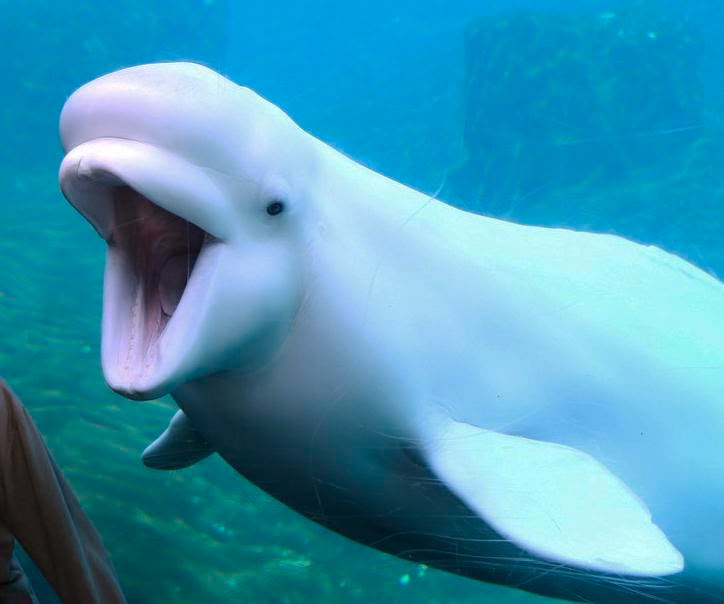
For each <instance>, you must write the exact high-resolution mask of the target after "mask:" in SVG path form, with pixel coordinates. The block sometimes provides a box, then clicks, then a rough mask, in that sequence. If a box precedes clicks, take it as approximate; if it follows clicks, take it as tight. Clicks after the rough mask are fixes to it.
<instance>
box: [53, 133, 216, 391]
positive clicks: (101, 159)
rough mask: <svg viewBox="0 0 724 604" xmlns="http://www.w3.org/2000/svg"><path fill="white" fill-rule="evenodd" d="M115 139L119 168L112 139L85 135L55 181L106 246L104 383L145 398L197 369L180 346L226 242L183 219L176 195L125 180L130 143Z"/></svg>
mask: <svg viewBox="0 0 724 604" xmlns="http://www.w3.org/2000/svg"><path fill="white" fill-rule="evenodd" d="M116 142H117V143H118V144H116V145H115V146H116V150H115V153H116V155H118V161H117V163H116V165H114V162H113V147H114V144H113V141H100V142H99V141H91V142H89V143H87V144H86V145H81V146H80V147H79V148H78V149H77V150H76V153H71V154H69V155H68V156H67V157H66V160H65V161H64V162H63V165H62V166H61V174H60V180H61V187H62V190H63V192H64V194H65V196H66V197H67V198H68V200H69V201H70V202H71V204H72V205H73V206H74V207H75V208H76V209H77V210H78V211H79V212H80V213H81V214H82V215H83V216H85V217H86V218H87V219H88V220H89V222H91V223H92V224H93V226H94V227H95V228H96V230H97V231H98V232H99V234H100V235H101V236H102V237H103V238H104V239H105V240H106V242H107V244H108V251H107V258H106V269H105V284H104V296H103V324H102V365H103V371H104V375H105V378H106V381H107V382H108V384H109V386H110V387H111V388H113V389H114V390H115V391H117V392H119V393H120V394H122V395H124V396H126V397H129V398H135V399H149V398H156V397H158V396H162V395H164V394H166V393H167V392H169V391H171V390H172V389H173V388H174V387H175V386H177V385H178V384H179V383H181V382H183V381H186V380H187V379H189V376H190V374H191V373H193V371H194V369H198V368H197V367H194V365H196V364H197V363H196V362H195V361H194V360H193V359H190V358H189V357H190V355H189V352H190V351H189V350H188V349H186V347H185V346H184V343H185V342H186V343H188V345H189V346H191V345H192V344H193V337H192V336H193V333H194V332H195V331H196V330H197V328H198V325H197V322H199V321H201V320H202V317H203V315H204V312H203V311H204V306H205V305H206V302H205V299H204V298H205V296H204V294H205V290H207V289H208V287H209V281H210V279H211V278H212V276H213V273H214V270H215V266H216V264H217V262H218V257H219V251H220V247H221V246H223V242H222V240H221V239H220V238H219V237H218V236H217V233H212V232H209V231H207V230H205V229H204V228H201V227H200V226H199V225H198V224H196V223H194V222H193V221H191V220H189V219H187V218H186V217H185V216H184V215H183V213H184V212H183V211H184V210H188V208H184V207H183V205H182V204H176V205H178V206H179V207H176V205H174V203H173V202H174V200H173V198H172V195H171V196H170V197H169V198H165V199H164V198H163V196H162V194H160V195H159V199H158V200H157V199H152V198H150V197H148V196H146V195H144V194H143V193H141V192H140V191H139V190H137V189H136V188H134V186H133V184H132V182H127V181H126V180H125V179H124V176H125V175H126V174H125V173H126V172H127V169H128V166H124V163H123V161H122V160H121V159H120V155H119V151H118V149H121V148H123V147H124V146H127V145H128V144H129V143H125V142H120V141H116ZM144 147H145V146H144ZM109 149H110V150H111V151H110V152H109ZM140 149H141V152H142V151H143V147H141V148H140ZM149 153H152V150H149ZM109 155H110V157H109ZM148 160H149V161H150V162H152V163H153V161H154V160H153V157H152V156H149V158H148ZM128 175H129V176H132V177H133V176H136V177H138V176H139V175H138V174H135V173H133V172H132V171H131V172H129V173H128ZM141 176H142V175H141ZM159 176H160V177H161V178H163V176H161V175H159ZM169 178H173V171H171V175H170V176H169ZM133 180H134V179H133V178H130V179H129V181H133ZM169 184H170V183H169ZM152 188H153V189H154V190H161V189H160V188H159V187H158V186H156V187H152ZM171 191H172V189H171ZM210 201H213V200H210ZM163 205H166V207H167V208H169V209H164V207H162V206H163ZM212 205H213V204H212ZM174 209H175V210H176V211H177V213H174V211H173V210H174ZM191 210H193V207H192V208H191ZM179 211H180V212H181V213H178V212H179ZM186 213H191V214H193V211H191V212H188V211H187V212H186ZM212 228H213V225H212Z"/></svg>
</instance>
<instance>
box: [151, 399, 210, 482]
mask: <svg viewBox="0 0 724 604" xmlns="http://www.w3.org/2000/svg"><path fill="white" fill-rule="evenodd" d="M213 452H214V449H213V448H212V447H211V445H209V444H208V443H207V442H206V441H205V440H204V439H203V438H201V435H200V434H199V433H198V432H196V430H194V428H193V426H192V425H191V422H190V421H189V418H188V417H186V415H184V412H183V411H181V410H179V411H177V412H176V414H175V415H174V416H173V417H172V418H171V421H170V422H169V424H168V428H166V430H164V432H163V433H162V434H161V436H159V437H158V438H157V439H156V440H154V441H153V442H152V443H151V444H150V445H148V447H146V450H145V451H144V452H143V455H142V456H141V459H142V460H143V463H144V464H145V465H146V466H148V467H149V468H153V469H155V470H178V469H180V468H187V467H188V466H192V465H194V464H195V463H196V462H197V461H201V460H202V459H204V458H205V457H208V456H209V455H211V454H212V453H213Z"/></svg>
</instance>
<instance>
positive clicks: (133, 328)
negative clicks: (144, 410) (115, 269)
mask: <svg viewBox="0 0 724 604" xmlns="http://www.w3.org/2000/svg"><path fill="white" fill-rule="evenodd" d="M111 197H112V200H113V204H112V205H113V214H114V218H113V227H112V231H111V236H110V238H109V245H111V246H115V247H116V248H117V249H118V250H119V251H120V252H121V253H122V254H123V255H124V256H125V257H126V259H127V262H128V264H127V266H128V267H129V268H130V271H131V272H132V275H131V279H130V280H129V281H130V283H132V284H135V285H134V286H133V287H134V291H132V292H129V294H130V296H129V297H128V299H130V300H132V301H133V302H132V305H133V308H132V309H131V317H130V322H129V328H130V333H129V334H127V335H128V341H129V350H128V358H131V357H135V358H136V359H139V360H140V359H143V358H146V357H147V355H148V352H149V350H150V348H151V347H152V346H153V344H154V343H155V342H156V341H157V340H158V338H159V337H160V335H161V334H162V333H163V331H164V329H165V327H166V325H167V324H168V322H169V320H170V319H171V317H172V316H173V314H174V311H175V310H176V307H177V306H178V303H179V301H180V300H181V296H182V295H183V293H184V290H185V289H186V285H187V283H188V281H189V278H190V276H191V273H192V271H193V269H194V265H195V264H196V260H197V259H198V257H199V254H200V253H201V249H202V246H203V244H204V242H205V241H206V240H207V238H208V237H210V236H209V235H208V234H207V233H206V232H205V231H203V230H202V229H200V228H199V227H197V226H196V225H194V224H192V223H190V222H188V221H187V220H184V219H183V218H180V217H179V216H176V215H174V214H171V213H170V212H167V211H166V210H164V209H162V208H160V207H158V206H157V205H155V204H153V203H152V202H151V201H149V200H148V199H147V198H146V197H144V196H143V195H141V194H140V193H138V192H137V191H135V190H134V189H132V188H131V187H128V186H117V187H113V188H112V190H111ZM134 348H135V350H133V349H134ZM147 360H148V359H147Z"/></svg>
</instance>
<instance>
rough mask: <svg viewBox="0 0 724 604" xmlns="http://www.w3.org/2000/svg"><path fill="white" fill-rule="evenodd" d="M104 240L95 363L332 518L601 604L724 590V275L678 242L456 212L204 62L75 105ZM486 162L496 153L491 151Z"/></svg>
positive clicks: (66, 170)
mask: <svg viewBox="0 0 724 604" xmlns="http://www.w3.org/2000/svg"><path fill="white" fill-rule="evenodd" d="M60 134H61V139H62V143H63V147H64V149H65V157H64V159H63V161H62V164H61V166H60V186H61V189H62V192H63V193H64V195H65V197H66V198H67V199H68V201H69V202H70V203H71V204H72V205H73V206H74V207H75V208H76V209H77V210H78V211H79V212H80V214H81V215H82V216H84V217H85V218H86V219H87V220H88V222H90V224H91V225H92V226H93V228H94V229H95V230H96V231H97V232H98V234H99V235H100V236H101V237H102V238H103V239H104V240H105V242H106V243H107V255H106V265H105V282H104V294H103V319H102V326H101V331H102V346H101V356H102V369H103V374H104V376H105V379H106V381H107V383H108V385H109V386H110V387H111V388H112V389H113V390H115V391H116V392H119V393H121V394H122V395H124V396H126V397H128V398H131V399H141V400H145V399H153V398H157V397H160V396H162V395H165V394H170V395H171V396H172V397H173V399H174V400H175V401H176V402H177V404H178V407H179V410H178V412H177V413H176V415H174V417H173V418H172V419H171V421H170V425H169V427H168V429H167V430H166V431H165V432H163V433H162V434H161V435H160V436H159V437H158V438H157V439H156V440H155V441H154V442H153V443H151V444H150V445H149V447H148V448H147V449H146V451H145V452H144V453H143V460H144V462H145V463H146V465H148V466H150V467H153V468H162V469H173V468H181V467H185V466H188V465H191V464H193V463H195V462H197V461H198V460H200V459H203V458H204V457H206V456H208V455H211V454H218V455H220V456H221V457H222V458H223V459H224V460H226V461H227V462H228V463H229V464H230V465H231V466H233V468H235V469H236V470H237V471H238V473H239V474H241V475H242V476H243V477H245V478H246V479H248V480H250V481H251V482H252V483H254V484H256V485H257V486H259V487H260V488H261V489H263V490H264V491H266V492H267V493H269V494H270V495H272V496H273V497H275V498H276V499H278V500H279V501H281V502H283V503H284V504H286V505H287V506H288V507H290V508H291V509H293V510H296V511H297V512H299V513H300V514H303V515H304V516H306V517H307V518H310V519H312V520H314V521H316V522H318V523H319V524H321V525H324V526H325V527H328V528H329V529H331V530H333V531H336V532H338V533H340V534H342V535H345V536H347V537H349V538H350V539H353V540H355V541H357V542H360V543H363V544H366V545H368V546H370V547H373V548H377V549H378V550H381V551H383V552H387V553H389V554H393V555H396V556H399V557H402V558H405V559H408V560H412V561H416V562H419V563H424V564H426V565H429V566H432V567H436V568H439V569H444V570H447V571H450V572H453V573H458V574H461V575H465V576H468V577H473V578H477V579H480V580H483V581H488V582H494V583H499V584H503V585H509V586H513V587H518V588H520V589H523V590H528V591H531V592H535V593H539V594H544V595H548V596H555V597H560V598H564V599H567V600H571V601H586V602H607V603H608V602H651V601H656V602H686V603H695V602H724V438H723V436H722V435H724V284H722V282H721V281H719V280H718V279H717V278H715V277H714V276H712V275H710V274H708V273H707V272H705V271H703V270H701V269H699V268H697V267H695V266H693V265H691V264H689V263H688V262H686V261H685V260H683V259H681V258H679V257H677V256H675V255H673V254H670V253H667V252H665V251H663V250H661V249H659V248H656V247H652V246H647V245H642V244H639V243H635V242H632V241H628V240H626V239H624V238H622V237H618V236H614V235H609V234H594V233H587V232H578V231H574V230H567V229H561V228H543V227H534V226H527V225H521V224H514V223H511V222H507V221H503V220H497V219H493V218H490V217H486V216H483V215H478V214H474V213H470V212H467V211H463V210H461V209H457V208H455V207H453V206H452V205H449V204H447V203H444V202H443V201H440V200H438V199H436V198H434V197H431V196H429V195H425V194H422V193H420V192H418V191H415V190H413V189H411V188H409V187H407V186H405V185H403V184H400V183H398V182H395V181H394V180H391V179H389V178H387V177H385V176H383V175H381V174H378V173H376V172H374V171H372V170H370V169H368V168H366V167H364V166H363V165H361V164H359V163H356V162H355V161H353V160H352V159H350V158H349V157H347V156H346V155H344V154H342V153H340V152H338V151H337V150H335V149H333V148H332V147H331V146H328V145H327V144H325V143H324V142H322V141H321V140H319V139H317V138H315V137H314V136H312V135H311V134H309V133H307V132H305V131H304V130H303V129H302V128H300V127H299V126H298V125H296V124H295V122H294V121H292V119H291V118H290V117H288V116H287V115H286V114H285V113H284V112H283V111H282V110H281V109H280V108H278V107H277V106H275V105H274V104H272V103H270V102H268V101H266V100H265V99H263V98H262V97H260V96H258V95H257V94H256V93H254V92H253V91H251V90H249V89H248V88H244V87H241V86H238V85H236V84H235V83H233V82H232V81H230V80H228V79H226V78H225V77H223V76H222V75H220V74H218V73H216V72H214V71H212V70H211V69H208V68H206V67H204V66H201V65H198V64H194V63H185V62H176V63H158V64H149V65H141V66H136V67H130V68H127V69H122V70H120V71H116V72H113V73H110V74H108V75H104V76H102V77H100V78H98V79H96V80H93V81H91V82H90V83H88V84H86V85H84V86H82V87H81V88H80V89H78V90H77V91H76V92H74V93H73V94H72V96H70V97H69V99H68V100H67V102H66V103H65V106H64V108H63V110H62V114H61V118H60ZM491 152H494V150H491Z"/></svg>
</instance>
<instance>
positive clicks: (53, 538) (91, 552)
mask: <svg viewBox="0 0 724 604" xmlns="http://www.w3.org/2000/svg"><path fill="white" fill-rule="evenodd" d="M3 527H4V528H5V529H7V531H3ZM7 532H9V533H10V534H11V535H14V536H15V538H17V540H18V541H19V542H20V543H21V544H22V546H23V547H24V548H25V551H27V553H28V554H29V555H30V557H31V558H32V559H33V560H34V561H35V563H36V564H37V566H38V568H39V569H40V570H41V572H42V573H43V574H44V575H45V577H46V579H47V580H48V582H49V583H50V584H51V585H52V586H53V587H54V588H55V590H56V592H57V593H58V595H59V596H60V598H61V600H62V601H63V602H66V603H69V604H70V603H72V604H120V603H125V598H124V597H123V592H122V591H121V588H120V586H119V584H118V581H117V579H116V575H115V572H114V570H113V566H112V564H111V562H110V560H109V559H108V555H107V553H106V551H105V549H104V548H103V544H102V543H101V539H100V536H99V535H98V533H97V532H96V530H95V528H94V527H93V525H92V524H91V522H90V520H89V519H88V517H87V516H86V515H85V514H84V513H83V510H82V509H81V507H80V503H79V502H78V499H77V498H76V496H75V493H74V492H73V490H72V489H71V487H70V485H69V484H68V482H67V481H66V480H65V478H64V477H63V474H62V473H61V471H60V469H59V468H58V467H57V465H56V464H55V462H54V460H53V458H52V456H51V454H50V452H49V451H48V449H47V447H46V446H45V442H44V441H43V439H42V437H41V436H40V433H39V432H38V429H37V428H36V427H35V424H34V422H33V420H32V419H31V417H30V415H29V414H28V412H27V411H26V410H25V408H24V407H23V405H22V404H21V403H20V401H19V400H18V398H17V397H16V396H15V395H14V394H13V393H12V391H11V390H10V389H9V388H8V386H7V385H6V384H5V382H4V381H3V380H1V379H0V565H1V564H2V563H3V553H5V556H6V557H7V551H8V545H7V540H8V537H7V536H5V537H3V534H5V535H7ZM3 543H4V547H5V550H3ZM10 545H12V541H11V542H10ZM10 551H12V550H11V549H10ZM18 569H19V566H17V565H15V564H13V563H11V564H10V566H8V564H7V562H6V564H5V566H4V567H2V566H0V579H2V575H3V573H6V574H8V573H9V575H10V577H9V580H12V579H13V577H14V579H15V583H16V585H17V586H19V585H20V584H19V583H18V581H22V580H23V578H22V577H18V576H17V573H18V572H20V573H21V574H22V571H19V570H18ZM13 573H16V574H15V575H13ZM6 578H7V577H6ZM6 583H7V582H6ZM11 584H12V583H8V585H11ZM0 589H2V583H0ZM31 593H32V592H31ZM11 597H12V596H11ZM0 602H8V603H10V602H13V603H14V602H18V604H20V603H25V602H32V600H29V599H26V600H22V599H18V600H13V599H3V595H2V591H0Z"/></svg>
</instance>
